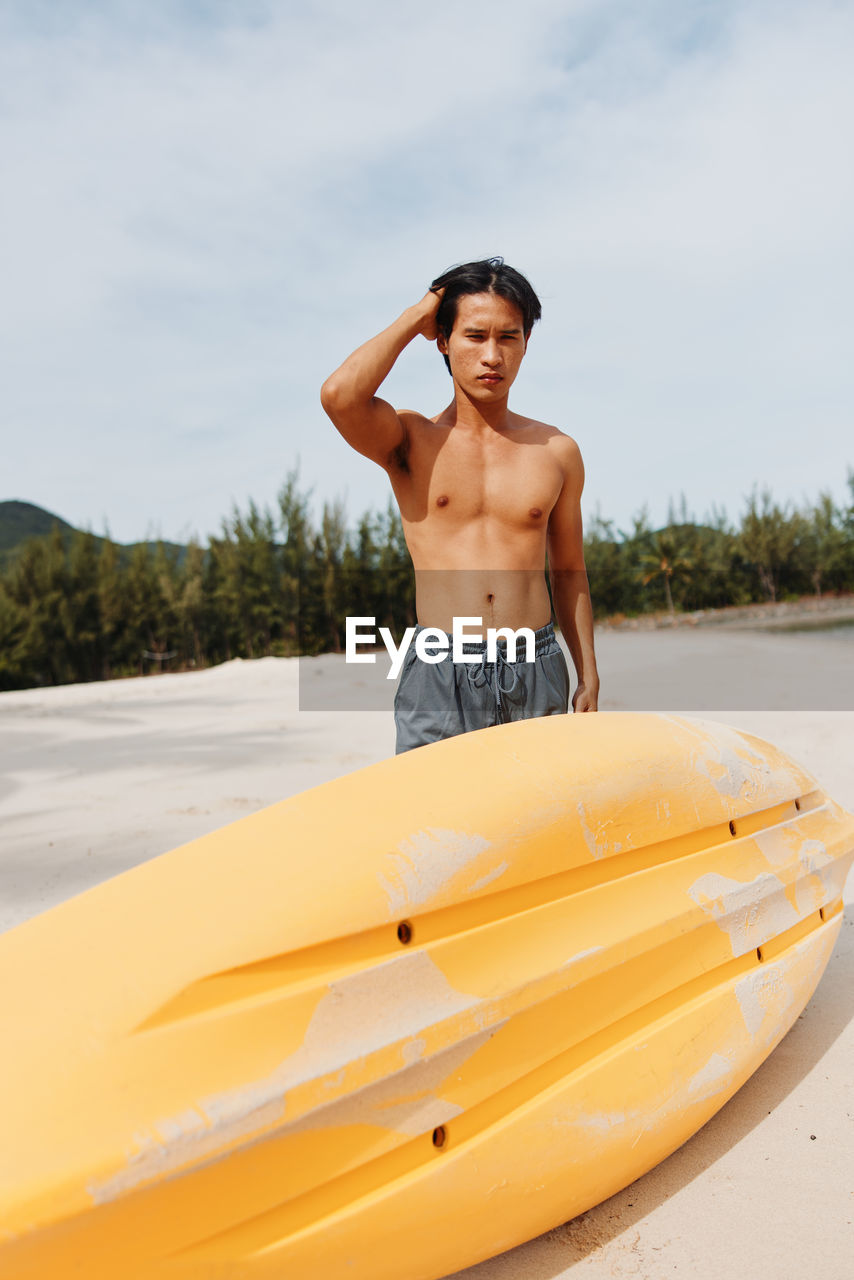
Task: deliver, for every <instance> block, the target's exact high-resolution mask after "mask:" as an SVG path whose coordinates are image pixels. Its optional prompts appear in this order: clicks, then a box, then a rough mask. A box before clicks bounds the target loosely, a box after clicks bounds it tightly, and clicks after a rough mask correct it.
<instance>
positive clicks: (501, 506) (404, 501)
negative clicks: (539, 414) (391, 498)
mask: <svg viewBox="0 0 854 1280" xmlns="http://www.w3.org/2000/svg"><path fill="white" fill-rule="evenodd" d="M407 462H408V466H407V469H406V472H405V474H404V475H403V476H402V477H400V480H401V481H402V483H400V482H399V483H396V484H395V491H396V492H397V494H398V499H399V501H401V511H402V513H403V514H404V517H406V515H407V512H406V510H404V506H408V507H410V508H412V510H413V513H414V512H415V511H418V512H420V518H426V517H429V516H442V517H444V518H445V519H446V520H448V522H449V523H457V522H460V521H462V522H465V521H468V520H472V519H475V518H477V517H478V516H492V517H496V518H498V519H499V520H500V521H501V522H502V523H506V524H520V525H523V526H528V527H530V525H531V523H532V522H533V523H534V524H538V523H546V522H547V521H548V517H549V514H550V512H551V509H552V507H553V506H554V504H555V502H556V501H557V498H558V496H559V494H560V491H561V487H562V484H563V473H562V471H561V468H560V466H559V464H558V462H557V460H556V459H555V458H554V456H553V455H552V454H551V453H550V451H549V450H548V448H547V447H546V446H545V444H543V443H537V442H532V441H524V442H521V441H515V440H509V439H501V440H498V441H490V442H489V443H488V444H483V443H482V442H480V441H473V440H471V439H470V438H467V437H465V436H462V435H461V434H460V435H459V436H457V435H456V433H454V432H450V433H449V434H448V435H447V437H446V438H445V439H444V440H441V441H437V440H436V439H434V438H430V437H429V436H428V437H427V439H420V440H415V441H413V443H412V447H411V448H410V450H409V454H408V459H407ZM415 518H419V517H415Z"/></svg>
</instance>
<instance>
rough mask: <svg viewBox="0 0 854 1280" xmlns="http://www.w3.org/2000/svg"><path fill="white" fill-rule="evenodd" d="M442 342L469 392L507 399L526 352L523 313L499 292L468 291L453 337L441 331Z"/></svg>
mask: <svg viewBox="0 0 854 1280" xmlns="http://www.w3.org/2000/svg"><path fill="white" fill-rule="evenodd" d="M438 345H439V350H440V351H441V352H442V354H443V355H447V357H448V359H449V360H450V362H451V373H452V374H453V377H454V381H455V382H456V383H457V384H458V385H459V386H460V387H461V388H462V389H463V390H464V391H465V392H466V393H467V394H468V395H470V396H471V397H472V398H473V399H475V400H480V401H485V402H489V401H493V400H498V399H503V398H505V397H506V396H507V393H508V391H509V390H510V387H511V386H512V384H513V381H514V379H515V377H516V374H517V373H518V372H519V365H520V364H521V363H522V357H523V356H524V354H525V346H526V338H525V333H524V330H523V328H522V313H521V311H520V310H519V308H518V307H517V306H515V305H514V303H512V302H509V301H508V300H507V298H502V297H500V296H499V295H498V294H495V293H469V294H464V295H463V297H461V298H460V299H459V302H458V303H457V318H456V320H455V321H454V327H453V329H452V331H451V335H450V337H449V338H447V339H446V338H445V337H444V335H443V334H441V333H440V334H439V338H438Z"/></svg>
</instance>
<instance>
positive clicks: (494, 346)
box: [480, 342, 501, 368]
mask: <svg viewBox="0 0 854 1280" xmlns="http://www.w3.org/2000/svg"><path fill="white" fill-rule="evenodd" d="M480 358H481V361H482V362H483V363H484V364H488V365H489V366H490V368H492V367H493V366H494V365H497V364H500V363H501V349H500V347H499V346H498V343H497V342H485V343H484V344H483V347H482V348H481V355H480Z"/></svg>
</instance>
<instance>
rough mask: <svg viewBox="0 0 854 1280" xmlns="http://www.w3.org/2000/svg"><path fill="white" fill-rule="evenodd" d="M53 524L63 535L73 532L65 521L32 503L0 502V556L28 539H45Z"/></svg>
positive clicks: (71, 527)
mask: <svg viewBox="0 0 854 1280" xmlns="http://www.w3.org/2000/svg"><path fill="white" fill-rule="evenodd" d="M55 524H58V525H59V527H60V529H62V531H63V533H72V532H73V526H72V525H70V524H69V523H68V521H67V520H63V519H62V517H61V516H55V515H53V514H52V513H51V512H50V511H45V509H44V507H37V506H35V504H34V503H32V502H18V501H17V500H13V501H11V502H0V555H2V554H4V553H8V552H9V551H14V550H15V548H16V547H18V546H20V544H21V543H22V542H26V541H27V539H28V538H43V537H45V535H46V534H48V533H50V531H51V529H52V528H53V526H54V525H55Z"/></svg>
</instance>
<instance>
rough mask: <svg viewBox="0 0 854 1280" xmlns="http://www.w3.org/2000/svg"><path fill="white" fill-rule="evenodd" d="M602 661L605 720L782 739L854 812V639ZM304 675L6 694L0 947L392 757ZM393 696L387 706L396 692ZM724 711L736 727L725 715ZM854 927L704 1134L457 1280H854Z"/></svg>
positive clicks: (658, 651)
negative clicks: (230, 830) (656, 715)
mask: <svg viewBox="0 0 854 1280" xmlns="http://www.w3.org/2000/svg"><path fill="white" fill-rule="evenodd" d="M598 650H599V655H600V667H601V670H602V672H603V681H604V684H603V710H614V709H619V710H623V709H665V708H667V709H673V710H682V711H689V710H691V709H692V705H693V709H694V710H695V711H698V712H699V713H700V714H702V716H703V717H705V718H709V719H718V720H724V721H726V722H728V723H730V724H734V725H737V726H738V727H742V728H745V729H749V730H750V731H751V732H755V733H757V734H759V735H760V736H762V737H766V738H768V739H770V740H772V741H774V742H776V743H777V744H778V745H780V746H781V747H782V748H783V749H784V750H786V751H788V752H789V753H790V754H791V755H792V756H793V757H794V758H795V759H797V760H798V761H799V762H801V763H802V764H804V765H805V766H806V767H807V768H808V769H809V770H810V771H811V772H812V773H813V774H814V775H815V776H816V777H817V778H818V779H819V781H820V782H821V783H822V784H823V785H824V786H825V787H826V788H827V789H828V791H829V792H830V793H831V794H832V795H833V796H834V798H835V799H837V800H838V801H840V802H841V803H842V804H844V805H846V807H848V808H849V809H854V769H852V754H854V752H852V748H854V710H852V709H849V710H837V711H832V710H831V711H828V710H823V708H826V707H839V706H842V707H845V706H847V707H848V708H852V706H854V679H852V675H854V667H852V659H851V655H852V647H851V641H850V640H848V641H846V640H840V639H839V638H838V637H827V636H821V637H808V638H807V637H803V636H774V637H765V636H762V635H757V634H755V633H740V634H733V633H730V634H723V633H718V632H715V633H711V632H696V633H695V632H685V631H680V632H673V633H670V632H668V633H661V632H653V633H640V634H624V633H605V634H603V635H601V636H600V638H599V641H598ZM297 668H298V664H297V663H296V662H295V661H292V660H290V661H289V660H277V659H262V660H261V661H258V662H253V663H241V662H233V663H228V664H226V665H225V666H223V667H220V668H216V669H214V670H211V671H206V672H200V673H197V674H186V675H172V676H170V675H164V676H159V677H151V678H148V679H144V680H124V681H115V682H112V683H109V684H98V685H75V686H68V687H66V688H59V689H48V690H39V691H32V692H24V693H6V694H0V728H2V737H0V765H2V768H0V829H2V833H3V843H2V849H0V930H2V929H5V928H10V927H12V926H13V925H15V924H17V923H19V922H21V921H23V920H25V919H27V918H28V917H29V916H31V915H33V914H35V913H36V912H38V911H42V910H44V909H46V908H47V907H50V906H52V905H54V904H55V903H57V902H60V901H62V900H63V899H65V898H67V897H69V896H71V895H72V894H75V893H78V892H80V891H81V890H83V889H85V888H87V887H89V886H90V885H92V884H95V883H97V882H98V881H100V880H102V879H104V878H106V877H108V876H112V875H115V874H117V873H119V872H120V871H123V870H125V869H126V868H128V867H130V866H133V865H135V864H136V863H138V862H140V861H143V860H144V859H146V858H149V857H152V856H154V855H155V854H158V853H161V852H163V851H164V850H166V849H169V848H171V847H173V846H174V845H177V844H180V843H183V842H184V841H186V840H189V839H192V838H193V837H195V836H198V835H201V834H203V833H205V832H207V831H211V830H213V829H215V828H216V827H219V826H222V825H223V824H224V823H226V822H229V821H231V820H233V819H234V818H237V817H240V816H242V815H243V814H245V813H248V812H251V811H252V810H254V809H257V808H260V807H262V806H263V805H266V804H270V803H273V802H274V801H276V800H279V799H281V798H283V797H284V796H287V795H290V794H293V793H295V792H297V791H300V790H302V789H304V788H306V787H309V786H314V785H316V784H318V783H321V782H324V781H326V780H328V779H329V778H332V777H335V776H337V775H338V774H341V773H345V772H349V771H350V770H353V769H357V768H360V767H361V766H363V765H366V764H370V763H372V762H373V761H375V760H378V759H381V758H383V757H385V756H387V755H389V754H391V753H392V751H393V749H394V730H393V725H392V722H391V715H390V711H386V712H374V713H365V712H361V713H360V712H345V711H337V712H306V711H302V712H300V711H298V709H297V707H298V703H297V697H298V688H297V686H298V679H297ZM342 670H343V669H342V663H341V660H340V659H336V658H320V659H314V660H311V662H310V663H307V664H306V665H304V666H303V679H304V680H307V679H311V680H313V681H319V680H322V681H323V683H324V684H325V685H327V686H328V687H329V688H330V690H335V689H339V690H340V687H341V685H340V682H341V675H342ZM386 694H387V701H388V704H389V706H390V701H391V686H389V687H388V689H387V690H386ZM336 696H337V699H338V703H339V705H343V704H342V702H341V696H340V694H338V695H336ZM692 698H693V699H694V701H693V703H692ZM335 700H336V699H335V697H333V698H332V701H335ZM727 704H729V706H730V707H740V708H742V709H741V710H738V711H732V710H730V711H727V710H726V707H727ZM750 707H757V708H778V709H776V710H765V709H763V710H747V709H744V708H750ZM804 707H807V708H812V709H811V710H802V709H801V708H804ZM716 708H720V709H716ZM850 884H851V882H849V885H850ZM849 901H850V888H849V891H848V893H847V894H846V902H849ZM852 923H854V921H852V918H851V911H850V910H848V911H847V912H846V919H845V921H844V923H843V929H842V936H841V939H840V942H839V944H838V946H837V949H836V952H835V953H834V956H833V958H832V960H831V962H830V965H829V967H828V970H827V973H826V974H825V977H824V978H823V980H822V983H821V985H820V987H819V989H818V992H817V993H816V995H815V997H814V998H813V1000H812V1001H811V1002H810V1004H809V1006H808V1007H807V1009H806V1011H805V1013H804V1014H803V1015H802V1017H801V1018H800V1019H799V1020H798V1022H797V1023H796V1025H795V1027H794V1028H793V1029H792V1031H791V1032H790V1033H789V1035H788V1036H787V1037H786V1039H785V1040H784V1041H783V1043H782V1044H781V1045H780V1047H779V1048H778V1049H777V1050H776V1051H775V1052H774V1053H773V1054H772V1056H771V1058H770V1059H769V1060H768V1061H767V1062H766V1063H765V1065H764V1066H763V1067H762V1068H761V1069H760V1070H759V1071H758V1072H757V1073H756V1074H755V1075H754V1076H753V1077H752V1079H751V1080H750V1081H749V1082H748V1083H747V1085H745V1087H744V1088H743V1089H742V1090H741V1091H740V1092H739V1093H738V1094H737V1095H736V1097H735V1098H734V1099H733V1100H732V1101H731V1102H730V1103H729V1104H728V1105H727V1106H726V1107H725V1108H724V1109H723V1111H722V1112H720V1113H719V1114H718V1115H717V1116H716V1117H714V1119H713V1120H711V1121H710V1122H709V1124H708V1125H706V1126H705V1128H704V1129H703V1130H702V1131H701V1132H700V1133H699V1134H697V1135H696V1136H695V1137H694V1138H693V1139H691V1141H690V1142H688V1143H686V1144H685V1146H683V1147H682V1148H680V1150H679V1151H677V1152H676V1153H675V1154H674V1155H673V1156H671V1157H670V1159H669V1160H667V1161H665V1162H664V1163H663V1164H662V1165H659V1166H658V1168H656V1169H654V1170H653V1171H652V1172H651V1173H649V1174H647V1175H646V1177H644V1178H642V1179H641V1180H640V1181H639V1182H637V1183H635V1184H634V1185H633V1186H632V1187H629V1188H627V1190H625V1191H623V1192H621V1193H620V1194H619V1195H617V1196H614V1197H613V1198H612V1199H611V1200H609V1201H607V1202H606V1203H605V1204H603V1205H600V1206H598V1207H597V1208H596V1209H593V1210H591V1211H590V1212H589V1213H587V1214H584V1215H583V1216H582V1217H581V1218H578V1219H576V1220H575V1221H574V1222H572V1223H569V1224H567V1225H566V1226H564V1227H561V1228H558V1229H557V1230H556V1231H553V1232H550V1233H548V1234H547V1235H545V1236H542V1237H541V1238H540V1239H539V1240H536V1241H532V1242H531V1243H529V1244H527V1245H523V1246H521V1247H520V1248H519V1249H516V1250H513V1251H512V1252H511V1253H508V1254H505V1255H503V1256H502V1257H500V1258H496V1259H493V1260H491V1261H490V1262H487V1263H482V1264H481V1265H480V1266H478V1267H474V1268H471V1269H469V1270H467V1271H466V1272H464V1273H463V1272H460V1273H458V1274H459V1276H460V1277H462V1276H463V1275H464V1276H465V1277H466V1280H523V1278H524V1280H558V1278H559V1277H564V1276H572V1277H575V1276H577V1277H579V1280H581V1277H585V1280H586V1278H587V1277H589V1278H590V1280H599V1278H600V1277H601V1278H602V1280H604V1278H605V1277H628V1276H640V1277H643V1278H645V1280H659V1278H661V1280H664V1277H671V1276H674V1275H675V1276H684V1277H690V1278H691V1280H722V1278H723V1280H729V1278H730V1277H753V1276H755V1275H760V1274H761V1275H763V1276H765V1277H768V1280H802V1277H804V1276H805V1275H807V1274H809V1273H810V1272H811V1271H812V1270H813V1269H820V1272H821V1274H822V1276H823V1277H824V1280H848V1277H849V1276H850V1275H851V1274H852V1263H851V1259H852V1258H854V1225H852V1224H854V1080H853V1079H852V1070H851V1067H852V1063H853V1062H854V1025H852V1014H854V929H852ZM812 1135H815V1137H814V1138H813V1137H812Z"/></svg>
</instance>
